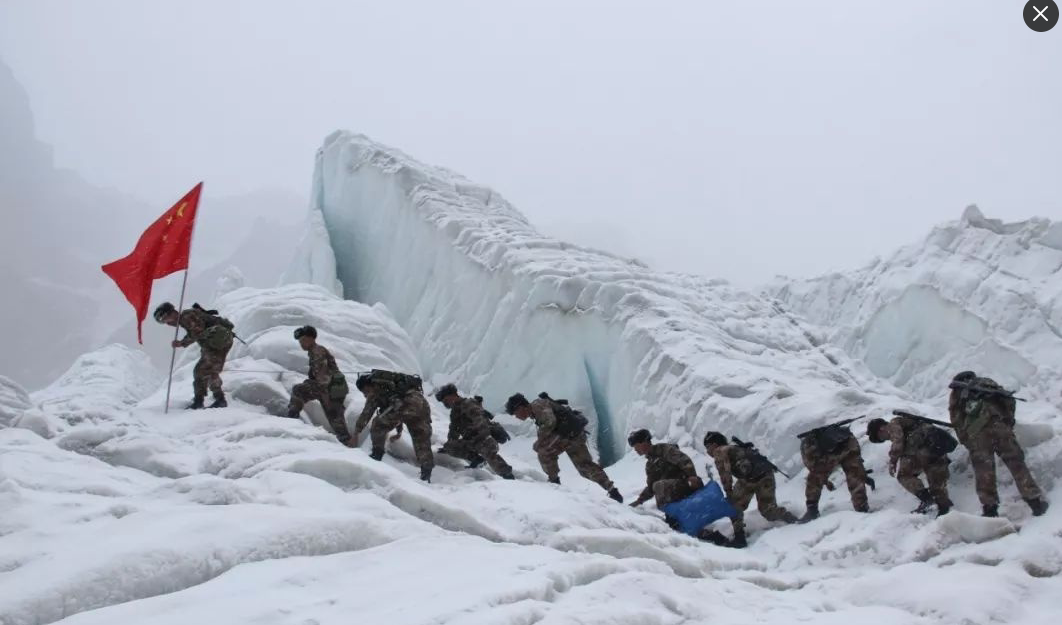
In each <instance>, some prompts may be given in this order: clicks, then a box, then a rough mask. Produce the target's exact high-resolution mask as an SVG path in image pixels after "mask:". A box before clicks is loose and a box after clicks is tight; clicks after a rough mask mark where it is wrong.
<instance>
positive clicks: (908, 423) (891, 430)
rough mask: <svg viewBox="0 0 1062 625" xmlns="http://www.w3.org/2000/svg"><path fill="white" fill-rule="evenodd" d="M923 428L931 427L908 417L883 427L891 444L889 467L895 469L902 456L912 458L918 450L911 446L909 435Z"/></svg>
mask: <svg viewBox="0 0 1062 625" xmlns="http://www.w3.org/2000/svg"><path fill="white" fill-rule="evenodd" d="M923 427H932V426H930V425H929V424H928V423H925V422H923V421H918V420H917V419H912V418H910V417H896V418H894V419H893V420H891V421H889V422H888V423H887V424H886V425H885V428H886V429H885V433H886V434H887V435H888V438H889V441H890V442H891V443H892V444H891V445H890V447H889V466H890V467H895V466H896V464H897V463H898V462H899V461H900V458H902V457H903V456H914V455H915V454H917V453H918V449H917V448H915V446H914V445H912V444H911V442H912V441H911V440H910V439H911V434H913V433H914V431H915V430H917V429H920V428H923Z"/></svg>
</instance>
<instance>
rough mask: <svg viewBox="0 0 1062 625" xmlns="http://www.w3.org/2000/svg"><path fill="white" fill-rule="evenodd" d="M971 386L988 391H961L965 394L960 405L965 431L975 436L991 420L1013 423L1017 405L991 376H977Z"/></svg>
mask: <svg viewBox="0 0 1062 625" xmlns="http://www.w3.org/2000/svg"><path fill="white" fill-rule="evenodd" d="M973 386H975V387H979V388H983V389H985V390H986V391H988V392H978V391H977V390H969V391H962V392H963V394H965V395H966V399H965V401H964V402H963V407H962V410H963V413H964V416H965V422H966V431H967V432H968V433H969V434H970V435H971V436H976V435H977V434H978V433H979V432H980V431H981V430H982V429H983V428H984V427H985V426H986V425H988V424H989V423H990V422H992V421H1000V422H1002V423H1005V424H1007V425H1014V413H1015V412H1016V410H1017V405H1018V404H1017V401H1015V399H1014V397H1012V396H1010V395H1008V394H1007V392H1006V391H1005V390H1004V389H1003V387H1002V386H1000V385H999V383H998V382H996V381H995V380H993V379H991V378H977V379H976V380H975V381H974V383H973Z"/></svg>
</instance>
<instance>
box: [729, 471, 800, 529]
mask: <svg viewBox="0 0 1062 625" xmlns="http://www.w3.org/2000/svg"><path fill="white" fill-rule="evenodd" d="M753 497H755V498H756V507H757V508H758V509H759V511H760V514H762V515H763V518H765V519H767V520H768V521H781V520H782V519H783V518H785V517H786V516H791V515H790V513H789V511H788V510H786V509H785V508H783V507H782V506H779V505H778V500H777V499H776V498H775V482H774V473H768V474H767V475H765V476H764V477H761V478H760V479H758V480H756V481H755V482H748V481H745V480H734V485H733V486H732V487H730V496H729V497H727V500H728V501H729V502H730V505H732V506H734V509H735V510H737V516H735V517H734V518H733V519H731V521H733V523H734V531H735V532H744V531H745V510H747V509H748V507H749V504H750V503H752V498H753Z"/></svg>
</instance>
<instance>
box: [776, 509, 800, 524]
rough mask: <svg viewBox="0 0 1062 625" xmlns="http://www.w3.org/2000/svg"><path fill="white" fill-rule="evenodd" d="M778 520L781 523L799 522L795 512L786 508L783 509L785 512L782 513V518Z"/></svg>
mask: <svg viewBox="0 0 1062 625" xmlns="http://www.w3.org/2000/svg"><path fill="white" fill-rule="evenodd" d="M779 520H780V521H781V522H782V523H789V524H793V523H799V522H800V519H798V518H797V516H796V515H795V514H793V513H792V512H790V511H788V510H786V511H785V514H783V515H782V518H781V519H779Z"/></svg>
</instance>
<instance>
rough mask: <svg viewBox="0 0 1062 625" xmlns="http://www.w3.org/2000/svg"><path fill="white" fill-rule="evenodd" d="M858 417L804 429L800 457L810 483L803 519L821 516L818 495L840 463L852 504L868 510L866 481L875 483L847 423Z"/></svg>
mask: <svg viewBox="0 0 1062 625" xmlns="http://www.w3.org/2000/svg"><path fill="white" fill-rule="evenodd" d="M854 420H855V419H848V420H845V421H844V422H842V423H840V424H831V425H825V426H822V427H820V428H815V429H813V430H809V431H807V432H804V433H803V434H801V435H800V436H799V438H800V457H801V459H802V460H803V461H804V466H805V467H807V468H808V479H807V484H806V486H805V487H804V495H805V498H806V499H807V512H805V513H804V516H803V517H801V519H800V522H801V523H807V522H808V521H811V520H813V519H817V518H818V517H819V499H820V498H821V497H822V488H823V487H824V486H826V485H827V484H828V483H829V480H830V474H831V473H833V471H834V469H836V468H837V467H838V466H840V467H841V469H842V470H843V471H844V477H845V481H846V482H847V484H848V493H849V494H850V495H851V498H852V508H853V509H854V510H855V511H856V512H869V511H870V504H869V502H868V501H867V485H868V484H870V485H871V487H873V480H871V479H870V478H869V477H868V476H867V473H868V471H867V470H866V467H864V466H863V454H862V452H861V451H860V449H859V441H857V440H856V437H855V436H854V435H853V434H852V431H851V430H850V429H848V428H847V427H845V426H846V425H847V424H848V423H851V422H852V421H854Z"/></svg>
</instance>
